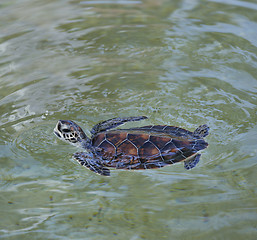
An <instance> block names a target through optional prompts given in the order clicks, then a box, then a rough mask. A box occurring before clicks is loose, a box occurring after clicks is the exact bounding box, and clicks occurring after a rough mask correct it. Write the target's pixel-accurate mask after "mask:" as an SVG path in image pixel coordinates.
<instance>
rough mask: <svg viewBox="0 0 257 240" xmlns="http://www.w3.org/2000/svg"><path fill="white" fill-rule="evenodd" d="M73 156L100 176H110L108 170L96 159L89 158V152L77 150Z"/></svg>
mask: <svg viewBox="0 0 257 240" xmlns="http://www.w3.org/2000/svg"><path fill="white" fill-rule="evenodd" d="M73 157H74V158H75V159H76V160H77V161H78V162H79V163H80V164H81V165H82V166H85V167H87V168H88V169H90V170H91V171H93V172H95V173H97V174H100V175H102V176H110V170H109V169H108V168H107V167H105V166H104V165H103V164H101V163H100V162H99V161H97V160H93V159H91V158H90V156H89V154H87V153H85V152H77V153H75V154H74V155H73Z"/></svg>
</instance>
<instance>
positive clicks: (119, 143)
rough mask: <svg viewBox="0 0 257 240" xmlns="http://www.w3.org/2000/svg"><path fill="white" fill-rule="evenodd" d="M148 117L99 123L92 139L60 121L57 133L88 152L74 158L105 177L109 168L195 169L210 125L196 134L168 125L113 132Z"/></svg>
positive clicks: (204, 146)
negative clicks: (172, 166)
mask: <svg viewBox="0 0 257 240" xmlns="http://www.w3.org/2000/svg"><path fill="white" fill-rule="evenodd" d="M146 118H147V117H145V116H140V117H127V118H113V119H109V120H106V121H103V122H100V123H98V124H97V125H95V126H94V127H93V128H92V130H91V134H92V136H91V138H89V137H87V136H86V134H85V133H84V132H83V130H82V129H81V127H79V126H78V125H77V124H76V123H75V122H73V121H70V120H59V121H58V123H57V125H56V127H55V129H54V133H55V135H56V136H57V137H59V138H60V139H62V140H64V141H67V142H69V143H71V144H73V145H77V146H79V147H82V148H84V149H86V152H77V153H75V154H74V155H73V156H74V158H75V159H76V160H77V161H78V162H79V163H80V164H81V165H83V166H85V167H87V168H89V169H90V170H91V171H93V172H95V173H98V174H100V175H104V176H109V175H110V170H109V169H108V168H107V167H112V168H116V169H149V168H160V167H164V166H166V165H168V164H173V163H176V162H181V161H184V167H185V168H186V169H191V168H193V167H195V166H196V164H197V163H198V162H199V159H200V154H199V153H198V151H199V150H202V149H204V148H206V147H207V146H208V143H207V142H205V141H204V139H203V138H204V137H206V136H207V135H208V130H209V127H208V126H207V125H201V126H199V127H198V128H197V129H196V130H195V131H194V132H190V131H188V130H185V129H183V128H179V127H174V126H167V125H150V126H144V127H136V128H130V129H113V128H115V127H117V126H119V125H121V124H123V123H125V122H130V121H139V120H143V119H146ZM110 129H112V130H110Z"/></svg>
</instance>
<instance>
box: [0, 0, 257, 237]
mask: <svg viewBox="0 0 257 240" xmlns="http://www.w3.org/2000/svg"><path fill="white" fill-rule="evenodd" d="M256 10H257V3H256V1H253V0H248V1H243V0H225V1H220V0H209V1H207V0H202V1H201V0H193V1H192V0H177V1H176V0H175V1H174V0H173V1H169V0H160V1H156V0H141V1H132V0H131V1H129V0H124V1H116V0H113V1H105V0H101V1H97V0H96V1H78V0H65V1H62V0H54V1H52V0H51V1H42V0H41V1H39V0H33V1H32V0H12V1H10V0H1V2H0V96H1V98H0V116H1V118H0V132H1V134H0V168H1V169H0V212H1V214H0V238H2V239H133V240H134V239H256V234H257V231H256V230H257V213H256V160H257V137H256V135H257V123H256V122H257V117H256V116H257V95H256V93H257V81H256V76H257V70H256V69H257V31H256V29H257V15H256ZM136 115H147V116H148V117H149V120H147V121H143V122H141V123H137V124H136V123H133V124H128V125H127V127H129V126H135V124H136V125H137V126H139V125H144V124H170V125H177V126H180V127H185V128H187V129H189V130H192V131H193V130H194V129H195V128H196V127H197V126H198V125H200V124H204V123H206V124H208V125H209V126H210V128H211V133H210V135H209V136H208V137H207V141H208V142H209V147H208V149H206V150H204V151H203V152H202V157H201V161H200V162H199V164H198V165H197V167H196V168H194V169H193V170H191V171H186V170H185V169H184V168H183V165H182V164H176V165H173V166H168V167H165V168H162V169H157V170H148V171H134V172H130V171H117V170H113V171H112V176H111V177H109V178H108V177H101V176H98V175H96V174H94V173H92V172H91V171H88V170H87V169H85V168H83V167H81V166H79V165H78V164H77V163H76V162H75V161H74V160H72V158H71V156H72V154H73V153H74V152H76V150H77V149H76V148H74V147H72V146H69V145H67V144H65V143H63V142H61V141H59V140H57V138H56V137H55V136H54V135H53V133H52V131H53V128H54V126H55V124H56V122H57V120H58V119H73V120H75V121H77V122H78V123H79V124H80V125H82V126H83V128H84V129H85V131H86V132H87V133H89V131H90V128H91V127H92V126H93V125H94V124H96V123H98V122H99V121H101V120H105V119H108V118H112V117H116V116H121V117H122V116H136Z"/></svg>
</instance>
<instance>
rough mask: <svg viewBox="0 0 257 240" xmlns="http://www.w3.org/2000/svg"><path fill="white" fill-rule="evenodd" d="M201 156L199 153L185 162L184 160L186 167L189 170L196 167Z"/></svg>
mask: <svg viewBox="0 0 257 240" xmlns="http://www.w3.org/2000/svg"><path fill="white" fill-rule="evenodd" d="M200 156H201V154H197V155H195V156H194V157H192V158H189V159H187V160H185V162H184V167H185V169H187V170H189V169H192V168H194V167H195V166H196V164H197V163H198V162H199V160H200Z"/></svg>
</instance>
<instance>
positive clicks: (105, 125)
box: [91, 116, 147, 135]
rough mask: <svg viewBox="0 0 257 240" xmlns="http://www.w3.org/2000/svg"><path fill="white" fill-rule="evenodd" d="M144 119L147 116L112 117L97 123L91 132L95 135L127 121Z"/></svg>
mask: <svg viewBox="0 0 257 240" xmlns="http://www.w3.org/2000/svg"><path fill="white" fill-rule="evenodd" d="M143 119H147V117H145V116H139V117H127V118H119V117H118V118H112V119H109V120H106V121H103V122H100V123H98V124H96V125H95V126H94V127H93V128H92V130H91V133H92V135H95V134H96V133H99V132H102V131H106V130H108V129H111V128H115V127H118V126H119V125H121V124H123V123H126V122H131V121H140V120H143Z"/></svg>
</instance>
